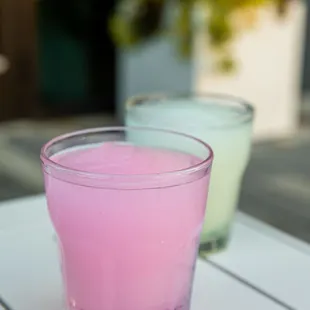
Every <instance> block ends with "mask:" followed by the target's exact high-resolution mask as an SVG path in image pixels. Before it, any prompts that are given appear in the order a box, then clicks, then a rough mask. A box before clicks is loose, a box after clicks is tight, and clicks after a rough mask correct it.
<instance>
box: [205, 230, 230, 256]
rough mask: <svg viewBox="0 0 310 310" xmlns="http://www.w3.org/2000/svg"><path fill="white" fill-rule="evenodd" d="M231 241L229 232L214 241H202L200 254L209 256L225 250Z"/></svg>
mask: <svg viewBox="0 0 310 310" xmlns="http://www.w3.org/2000/svg"><path fill="white" fill-rule="evenodd" d="M228 242H229V236H228V234H227V235H225V236H222V237H219V238H217V239H214V240H212V241H205V242H201V243H200V246H199V256H200V257H201V258H208V257H209V256H210V255H211V254H214V253H218V252H221V251H224V250H225V249H226V248H227V245H228Z"/></svg>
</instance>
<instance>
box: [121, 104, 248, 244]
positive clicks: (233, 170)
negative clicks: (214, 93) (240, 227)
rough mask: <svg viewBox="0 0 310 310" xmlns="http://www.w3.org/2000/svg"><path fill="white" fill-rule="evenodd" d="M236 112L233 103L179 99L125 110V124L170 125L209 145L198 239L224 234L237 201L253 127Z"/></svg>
mask: <svg viewBox="0 0 310 310" xmlns="http://www.w3.org/2000/svg"><path fill="white" fill-rule="evenodd" d="M239 113H240V110H238V109H237V108H235V107H231V108H229V107H228V106H224V105H218V104H212V103H207V104H206V103H197V102H195V103H194V102H191V101H180V100H179V101H177V102H176V101H173V102H172V101H171V102H169V101H165V102H161V103H153V104H149V105H148V104H145V105H142V106H137V107H135V108H132V109H131V110H129V111H128V113H127V117H126V123H127V125H128V126H152V127H160V128H165V129H172V130H176V131H180V132H184V133H187V134H190V135H193V136H195V137H197V138H200V139H201V140H204V141H205V142H207V143H208V144H209V145H210V146H211V147H212V149H213V151H214V154H215V157H214V164H213V167H212V173H211V185H210V190H209V197H208V204H207V213H206V218H205V225H204V229H203V233H202V237H201V243H208V242H211V243H212V242H216V241H217V239H219V238H227V235H228V232H229V228H230V226H231V223H232V219H233V216H234V213H235V209H236V206H237V204H238V198H239V192H240V184H241V181H242V177H243V174H244V171H245V168H246V166H247V163H248V160H249V153H250V146H251V131H252V123H251V122H249V121H248V122H239V123H238V122H236V117H238V115H240V114H239ZM146 139H147V137H146ZM149 139H152V138H151V137H149ZM162 142H163V141H160V143H161V145H162ZM166 143H167V146H169V147H173V146H175V147H176V149H177V150H182V151H187V152H188V151H191V150H190V149H189V148H190V147H191V145H180V144H179V143H178V141H171V140H170V141H166ZM146 144H147V141H146ZM152 144H153V145H154V141H152Z"/></svg>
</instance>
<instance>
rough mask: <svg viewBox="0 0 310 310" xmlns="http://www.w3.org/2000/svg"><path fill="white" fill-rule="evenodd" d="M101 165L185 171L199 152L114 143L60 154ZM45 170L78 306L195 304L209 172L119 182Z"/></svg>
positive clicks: (71, 303) (67, 160)
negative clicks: (98, 182) (165, 181)
mask: <svg viewBox="0 0 310 310" xmlns="http://www.w3.org/2000/svg"><path fill="white" fill-rule="evenodd" d="M52 159H53V160H54V161H56V162H58V163H59V164H61V165H63V166H66V167H69V168H72V169H76V170H83V171H88V172H93V173H102V174H114V175H125V174H126V175H136V174H142V175H143V174H152V173H164V172H169V171H177V170H181V169H185V168H188V167H191V166H193V165H194V164H198V163H199V162H200V161H201V160H200V159H198V158H197V157H194V156H191V155H188V154H185V153H179V152H172V151H167V150H159V149H153V148H143V147H135V146H131V145H126V144H117V143H106V144H103V145H102V146H100V147H94V148H91V149H84V150H74V151H71V152H67V153H63V154H60V155H56V156H54V157H53V158H52ZM73 178H74V176H72V182H68V179H67V181H66V182H65V181H62V180H61V179H58V178H55V177H52V176H51V175H49V174H45V181H46V182H45V183H46V193H47V200H48V206H49V211H50V214H51V218H52V221H53V224H54V226H55V229H56V231H57V234H58V237H59V244H60V248H61V255H62V272H63V277H64V280H65V285H66V296H67V302H68V307H69V309H70V310H188V309H189V303H190V293H191V283H192V276H193V268H194V265H195V258H196V253H197V247H198V244H199V234H200V231H201V228H202V223H203V219H204V211H205V210H204V209H205V200H206V188H207V185H208V182H209V175H208V174H207V175H204V176H203V177H202V178H198V179H196V180H189V182H183V184H181V185H175V186H169V187H160V186H157V187H156V188H143V184H141V188H142V189H141V188H140V189H138V188H136V189H115V188H102V187H101V188H98V187H97V188H96V187H87V186H80V185H78V184H76V182H74V180H73Z"/></svg>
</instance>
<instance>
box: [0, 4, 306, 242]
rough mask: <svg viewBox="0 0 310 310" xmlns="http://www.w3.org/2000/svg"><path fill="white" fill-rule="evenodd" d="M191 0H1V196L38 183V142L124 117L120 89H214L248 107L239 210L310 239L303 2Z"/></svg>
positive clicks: (25, 191)
mask: <svg viewBox="0 0 310 310" xmlns="http://www.w3.org/2000/svg"><path fill="white" fill-rule="evenodd" d="M194 2H195V1H183V2H182V1H180V4H179V5H176V4H175V3H173V2H171V1H164V0H143V1H135V0H127V1H126V0H123V1H116V0H105V1H102V0H2V1H1V2H0V200H6V199H11V198H17V197H23V196H27V195H32V194H36V193H40V192H42V191H43V187H42V186H43V185H42V177H41V172H40V164H39V151H40V148H41V146H42V144H43V143H44V142H46V141H47V140H49V139H50V138H51V137H54V136H56V135H58V134H61V133H64V132H68V131H72V130H75V129H80V128H85V127H95V126H107V125H114V124H122V123H123V118H124V111H125V109H124V107H125V100H126V98H128V97H129V96H132V95H135V94H137V93H146V92H157V91H165V92H176V91H181V92H183V93H184V92H220V93H226V94H232V95H238V96H241V97H243V98H245V99H247V100H249V101H250V102H252V103H253V104H254V105H255V107H256V111H257V114H256V123H255V126H254V136H253V143H254V148H253V154H252V158H251V162H250V165H249V168H248V171H247V173H246V177H245V181H244V186H243V190H242V195H241V203H240V208H241V210H242V211H244V212H247V213H249V214H251V215H253V216H255V217H256V218H259V219H261V220H263V221H264V222H267V223H269V224H271V225H273V226H275V227H277V228H280V229H281V230H284V231H286V232H288V233H290V234H292V235H295V236H297V237H298V238H300V239H303V240H305V241H307V242H310V163H309V159H310V36H309V34H310V15H309V10H308V4H309V0H307V1H301V0H274V1H263V0H261V1H252V0H248V1H246V0H244V1H232V0H220V1H212V0H205V1H200V2H199V3H198V1H197V3H196V6H195V5H193V3H194ZM199 6H200V7H199ZM206 13H210V14H206ZM205 15H208V17H209V18H208V19H206V18H205Z"/></svg>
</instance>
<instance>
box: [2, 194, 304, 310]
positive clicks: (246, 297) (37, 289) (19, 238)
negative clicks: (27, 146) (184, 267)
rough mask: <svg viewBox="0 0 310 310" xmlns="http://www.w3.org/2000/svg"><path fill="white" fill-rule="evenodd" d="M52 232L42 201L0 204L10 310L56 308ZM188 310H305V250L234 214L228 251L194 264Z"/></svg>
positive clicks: (39, 198) (57, 288) (58, 306)
mask: <svg viewBox="0 0 310 310" xmlns="http://www.w3.org/2000/svg"><path fill="white" fill-rule="evenodd" d="M53 233H54V232H53V229H52V227H51V225H50V222H49V219H48V215H47V210H46V204H45V198H44V197H43V196H36V197H30V198H26V199H20V200H14V201H9V202H5V203H2V204H0V296H1V297H2V298H4V299H5V300H6V301H7V302H8V303H9V304H10V306H11V307H12V309H13V310H43V309H44V310H58V309H59V310H60V309H62V306H61V281H60V275H59V270H58V254H57V249H56V246H55V242H54V241H53ZM0 309H1V306H0ZM192 309H193V310H284V309H294V310H309V309H310V246H308V245H307V244H305V243H302V242H300V241H298V240H296V239H294V238H292V237H289V236H287V235H285V234H283V233H281V232H279V231H277V230H275V229H273V228H271V227H269V226H267V225H265V224H262V223H260V222H258V221H256V220H254V219H252V218H249V217H248V216H245V215H243V214H238V216H237V220H236V223H235V225H234V230H233V240H232V243H231V245H230V248H229V250H228V251H226V252H224V253H221V254H218V255H215V256H213V257H212V259H211V260H210V262H204V261H198V265H197V270H196V278H195V285H194V295H193V306H192ZM86 310H87V309H86ZM102 310H105V309H102ZM146 310H147V309H146Z"/></svg>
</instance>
